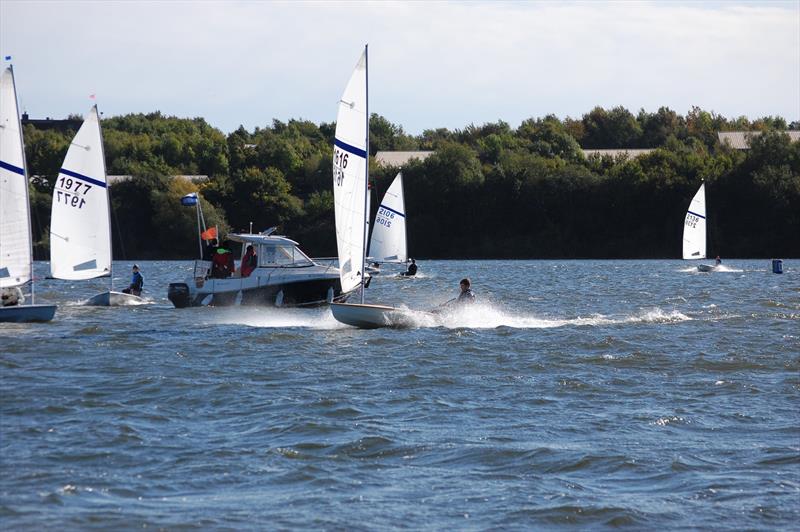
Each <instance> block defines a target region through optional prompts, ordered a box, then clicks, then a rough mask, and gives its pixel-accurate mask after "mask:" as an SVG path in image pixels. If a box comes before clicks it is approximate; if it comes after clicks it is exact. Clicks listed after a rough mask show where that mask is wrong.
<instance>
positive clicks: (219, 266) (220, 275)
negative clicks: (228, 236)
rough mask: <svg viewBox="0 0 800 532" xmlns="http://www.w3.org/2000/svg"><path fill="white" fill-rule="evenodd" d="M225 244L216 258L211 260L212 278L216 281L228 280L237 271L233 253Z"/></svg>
mask: <svg viewBox="0 0 800 532" xmlns="http://www.w3.org/2000/svg"><path fill="white" fill-rule="evenodd" d="M225 244H227V242H226V243H224V244H223V245H222V246H220V247H218V248H217V252H216V253H215V254H214V258H213V259H211V277H212V278H214V279H227V278H228V277H230V276H231V275H233V272H235V271H236V263H235V262H234V260H233V253H232V252H231V250H230V249H228V246H227V245H225Z"/></svg>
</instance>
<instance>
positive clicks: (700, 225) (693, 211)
mask: <svg viewBox="0 0 800 532" xmlns="http://www.w3.org/2000/svg"><path fill="white" fill-rule="evenodd" d="M683 258H684V259H704V258H706V184H705V183H703V184H702V185H700V189H699V190H698V191H697V194H695V195H694V198H692V203H691V204H690V205H689V210H688V211H686V219H685V220H684V222H683Z"/></svg>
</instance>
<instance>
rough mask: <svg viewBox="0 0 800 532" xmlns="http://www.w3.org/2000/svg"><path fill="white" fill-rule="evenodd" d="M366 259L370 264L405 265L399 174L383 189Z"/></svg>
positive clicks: (401, 188)
mask: <svg viewBox="0 0 800 532" xmlns="http://www.w3.org/2000/svg"><path fill="white" fill-rule="evenodd" d="M368 258H369V261H370V262H371V263H377V264H385V263H399V264H405V263H406V262H408V250H407V236H406V207H405V199H404V197H403V173H402V172H399V173H398V174H397V176H396V177H395V178H394V181H392V184H391V185H390V186H389V188H388V190H386V194H384V196H383V201H381V203H380V205H379V206H378V212H377V213H375V223H374V224H373V226H372V236H371V237H370V240H369V253H368Z"/></svg>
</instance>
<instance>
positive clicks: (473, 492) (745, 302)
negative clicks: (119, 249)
mask: <svg viewBox="0 0 800 532" xmlns="http://www.w3.org/2000/svg"><path fill="white" fill-rule="evenodd" d="M131 264H132V263H131V262H118V263H116V266H117V268H116V271H117V272H119V275H118V279H117V280H116V281H115V287H116V288H117V289H120V288H123V287H124V286H126V284H127V280H128V272H129V269H130V265H131ZM140 264H141V266H142V268H143V272H144V275H145V279H146V284H145V288H146V292H145V294H146V295H147V296H148V297H150V298H151V299H152V301H153V304H150V305H146V306H140V307H127V308H90V307H82V306H79V305H77V302H79V301H80V300H81V299H82V298H86V297H88V296H90V295H93V294H94V293H96V292H97V291H99V289H100V288H101V287H102V285H103V282H96V283H92V282H88V283H71V282H64V281H53V280H43V281H41V282H39V283H38V284H37V294H38V298H39V299H40V300H42V301H43V300H47V301H51V302H57V303H58V304H59V305H60V306H59V308H58V311H57V313H56V318H55V320H54V321H53V322H52V323H47V324H25V325H17V324H0V376H1V377H2V381H1V382H0V385H1V389H0V458H1V459H2V462H0V473H1V474H0V525H1V526H2V528H4V529H39V530H41V529H75V528H98V529H112V528H143V527H150V528H166V529H192V528H202V529H215V528H236V529H240V528H254V529H275V528H306V529H308V528H313V529H355V530H360V529H387V528H411V529H467V530H473V529H494V528H503V529H531V528H535V529H541V528H561V527H564V526H567V525H578V526H579V527H581V528H610V527H626V526H628V527H633V528H638V529H653V528H656V527H662V528H667V529H677V528H692V527H705V528H714V529H744V528H753V529H786V530H790V529H794V530H797V526H798V522H800V261H796V260H795V261H792V260H789V261H785V262H784V269H785V273H784V274H783V275H774V274H772V273H769V261H767V260H729V261H726V271H723V272H718V273H713V274H700V273H696V272H693V271H691V265H687V264H686V263H684V262H682V261H672V260H664V261H422V262H421V263H420V271H421V273H422V275H421V276H420V277H419V278H417V279H412V280H398V279H393V278H389V277H386V276H383V277H381V278H378V279H376V280H375V281H374V282H373V284H372V287H371V288H370V289H369V290H368V292H367V301H368V302H374V303H404V304H407V305H408V306H409V307H411V308H421V309H424V308H430V307H432V306H434V305H436V304H438V303H441V302H443V301H446V300H447V299H450V298H452V297H454V296H455V295H456V294H457V290H458V287H457V285H458V280H459V279H460V278H461V277H464V276H469V277H471V278H472V281H473V286H474V288H475V292H476V294H477V296H478V299H479V303H478V304H476V305H475V306H474V307H473V308H471V309H469V310H467V311H465V312H463V313H461V314H458V315H451V316H448V317H446V318H444V319H443V321H442V322H440V323H427V322H426V320H420V324H419V326H417V327H410V328H406V329H383V330H373V331H363V330H356V329H352V328H349V327H345V326H341V325H339V324H338V323H337V322H336V321H335V320H334V319H333V318H332V316H331V314H330V311H329V310H327V309H318V310H278V309H251V308H196V309H183V310H177V309H174V308H172V306H171V304H170V303H169V301H167V299H166V287H167V284H168V283H169V282H171V281H177V280H181V279H182V278H184V277H185V276H186V275H187V274H188V272H189V271H190V263H189V262H142V263H140ZM37 269H38V272H39V275H42V276H43V275H44V273H45V272H46V264H37Z"/></svg>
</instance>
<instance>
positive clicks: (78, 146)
mask: <svg viewBox="0 0 800 532" xmlns="http://www.w3.org/2000/svg"><path fill="white" fill-rule="evenodd" d="M110 211H111V210H110V202H109V197H108V182H107V179H106V163H105V157H104V155H103V135H102V132H101V131H100V116H99V114H98V112H97V106H96V105H95V106H93V107H92V108H91V109H90V110H89V115H88V116H87V117H86V119H85V120H84V121H83V124H82V125H81V127H80V129H79V130H78V133H77V134H76V135H75V138H74V139H72V143H71V144H70V146H69V149H68V150H67V155H66V157H65V158H64V164H63V165H62V167H61V170H60V171H59V173H58V178H57V180H56V185H55V188H54V189H53V207H52V216H51V221H50V275H51V277H53V278H55V279H63V280H69V281H82V280H87V279H95V278H98V277H108V278H109V288H108V291H106V292H101V293H100V294H97V295H95V296H93V297H91V298H90V299H89V300H88V301H86V302H85V304H86V305H95V306H109V305H130V304H139V303H143V302H144V300H143V299H142V298H140V297H137V296H135V295H131V294H124V293H121V292H114V290H113V277H112V271H111V262H112V258H111V217H110Z"/></svg>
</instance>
